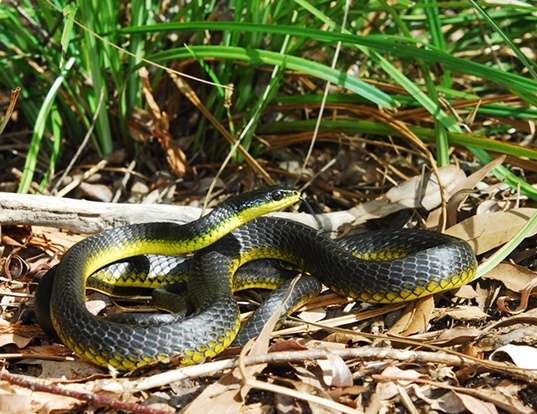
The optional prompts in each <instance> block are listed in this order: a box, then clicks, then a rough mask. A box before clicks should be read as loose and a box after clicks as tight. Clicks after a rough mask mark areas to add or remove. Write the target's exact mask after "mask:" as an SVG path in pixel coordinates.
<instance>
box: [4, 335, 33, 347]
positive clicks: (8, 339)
mask: <svg viewBox="0 0 537 414" xmlns="http://www.w3.org/2000/svg"><path fill="white" fill-rule="evenodd" d="M31 340H32V338H28V337H26V336H20V335H17V334H14V333H4V334H0V348H1V347H3V346H6V345H9V344H15V345H17V348H24V347H26V345H28V344H29V343H30V341H31Z"/></svg>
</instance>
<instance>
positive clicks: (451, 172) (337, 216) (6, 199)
mask: <svg viewBox="0 0 537 414" xmlns="http://www.w3.org/2000/svg"><path fill="white" fill-rule="evenodd" d="M440 173H441V175H442V174H443V175H444V179H443V180H442V182H443V183H444V184H445V185H447V187H448V188H447V190H448V191H451V189H452V188H454V187H455V186H456V185H457V184H458V182H459V181H460V179H461V174H462V173H461V172H460V171H459V170H457V167H454V166H450V167H445V168H440ZM419 181H420V178H419V177H413V178H411V179H410V180H408V181H406V182H404V183H402V184H400V186H398V187H394V188H392V189H391V190H389V191H388V192H387V193H386V194H385V195H384V196H382V197H381V198H380V199H378V200H372V201H368V202H366V203H363V204H359V205H357V206H355V207H353V208H351V209H349V210H345V211H338V212H333V213H325V214H318V215H316V218H314V217H313V216H312V215H310V214H305V213H278V214H275V215H276V216H279V217H287V218H290V219H292V220H295V221H299V222H301V223H304V224H306V225H309V226H311V227H314V228H319V225H318V224H317V221H316V219H318V220H319V222H320V223H322V229H323V230H325V231H328V232H329V231H335V230H337V229H338V228H339V227H340V226H341V225H343V224H346V223H355V224H359V223H363V222H365V221H367V220H369V219H371V218H378V217H383V216H385V215H387V214H391V213H393V212H396V211H399V210H401V209H403V208H411V207H416V206H417V205H416V204H415V203H416V200H415V199H416V197H414V196H413V194H412V193H411V192H412V191H413V190H412V189H413V188H414V187H415V183H417V182H419ZM401 188H405V191H404V197H405V199H404V200H402V199H401V197H402V196H401V194H400V193H401ZM419 190H420V191H423V192H424V194H425V196H424V198H422V199H421V200H419V202H420V203H422V204H423V205H426V206H427V208H429V209H431V208H434V207H435V206H437V205H438V204H439V201H438V185H437V183H436V181H435V179H434V178H432V177H431V178H430V179H429V181H427V183H426V185H424V189H421V188H420V189H419ZM200 214H201V209H199V208H195V207H189V206H170V205H161V204H143V205H139V204H127V203H100V202H93V201H85V200H74V199H68V198H58V197H47V196H43V195H29V194H14V193H2V192H0V223H2V224H4V225H13V224H25V225H40V226H50V227H60V228H64V229H68V230H71V231H75V232H79V233H95V232H98V231H102V230H104V229H107V228H110V227H117V226H120V225H125V224H133V223H147V222H155V221H161V222H162V221H165V222H176V223H186V222H189V221H192V220H196V219H197V218H199V217H200Z"/></svg>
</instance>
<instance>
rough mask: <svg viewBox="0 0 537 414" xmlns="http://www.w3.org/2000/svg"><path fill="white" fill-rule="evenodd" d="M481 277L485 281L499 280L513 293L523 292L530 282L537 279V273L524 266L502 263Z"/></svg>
mask: <svg viewBox="0 0 537 414" xmlns="http://www.w3.org/2000/svg"><path fill="white" fill-rule="evenodd" d="M481 277H482V278H483V279H492V280H498V281H500V282H502V283H503V284H504V285H505V287H506V288H507V289H509V290H512V291H513V292H521V291H522V290H523V289H524V288H525V287H526V286H527V285H528V284H529V283H530V282H532V281H534V280H535V279H537V273H536V272H533V271H531V270H530V269H528V268H527V267H524V266H519V265H516V264H512V263H500V264H499V265H498V266H496V267H495V268H494V269H492V270H491V271H490V272H488V273H486V274H484V275H483V276H481Z"/></svg>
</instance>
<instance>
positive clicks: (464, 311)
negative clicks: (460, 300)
mask: <svg viewBox="0 0 537 414" xmlns="http://www.w3.org/2000/svg"><path fill="white" fill-rule="evenodd" d="M444 316H449V317H451V318H453V319H457V320H460V321H481V320H484V319H487V318H488V315H487V314H486V313H485V312H483V311H482V310H481V309H480V308H479V306H457V307H455V308H442V309H438V311H437V316H436V317H437V318H438V319H440V318H443V317H444Z"/></svg>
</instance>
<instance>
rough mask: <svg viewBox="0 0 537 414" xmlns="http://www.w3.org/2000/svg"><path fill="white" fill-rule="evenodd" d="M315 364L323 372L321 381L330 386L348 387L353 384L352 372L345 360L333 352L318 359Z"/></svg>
mask: <svg viewBox="0 0 537 414" xmlns="http://www.w3.org/2000/svg"><path fill="white" fill-rule="evenodd" d="M317 364H318V365H319V367H320V368H321V370H322V372H323V381H324V383H325V384H326V385H328V386H330V387H350V386H351V385H352V384H353V380H352V373H351V370H350V369H349V367H348V366H347V364H345V361H343V359H342V358H341V357H340V356H338V355H334V354H329V355H328V357H327V358H326V359H318V360H317Z"/></svg>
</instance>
